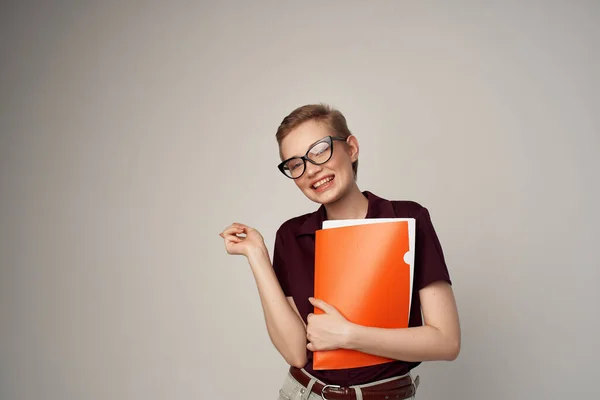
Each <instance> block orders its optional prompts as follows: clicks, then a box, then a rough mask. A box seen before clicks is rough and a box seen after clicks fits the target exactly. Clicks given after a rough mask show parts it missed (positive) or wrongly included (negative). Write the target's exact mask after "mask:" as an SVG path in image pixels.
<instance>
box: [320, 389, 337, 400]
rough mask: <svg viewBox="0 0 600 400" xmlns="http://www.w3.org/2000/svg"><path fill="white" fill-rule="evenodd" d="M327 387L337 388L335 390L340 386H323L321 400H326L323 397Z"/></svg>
mask: <svg viewBox="0 0 600 400" xmlns="http://www.w3.org/2000/svg"><path fill="white" fill-rule="evenodd" d="M328 387H331V388H337V389H339V388H341V386H339V385H325V386H323V389H321V398H322V399H323V400H327V397H325V389H327V388H328Z"/></svg>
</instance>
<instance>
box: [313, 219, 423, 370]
mask: <svg viewBox="0 0 600 400" xmlns="http://www.w3.org/2000/svg"><path fill="white" fill-rule="evenodd" d="M374 222H375V221H368V222H367V221H362V222H359V225H351V226H341V227H334V228H330V229H321V230H317V231H316V236H315V288H314V289H315V296H314V297H315V298H317V299H322V300H324V301H325V302H327V303H329V304H331V305H332V306H334V307H335V308H336V309H337V310H338V311H339V312H340V313H341V314H342V315H343V316H344V317H345V318H346V319H347V320H348V321H350V322H354V323H356V324H359V325H364V326H370V327H379V328H406V327H408V320H409V313H410V303H411V295H412V274H413V269H412V264H413V260H414V251H413V252H412V253H411V252H410V251H409V250H411V247H414V220H412V221H411V219H403V220H400V219H395V220H394V221H393V222H385V223H374ZM411 222H412V224H413V225H411ZM411 244H412V246H411ZM407 261H408V262H407ZM409 263H410V265H409ZM314 312H315V314H322V313H323V311H322V310H320V309H318V308H316V307H315V310H314ZM390 361H393V360H391V359H388V358H385V357H379V356H375V355H371V354H366V353H362V352H359V351H354V350H346V349H337V350H329V351H316V352H314V354H313V368H314V369H316V370H323V369H343V368H356V367H363V366H370V365H377V364H383V363H386V362H390Z"/></svg>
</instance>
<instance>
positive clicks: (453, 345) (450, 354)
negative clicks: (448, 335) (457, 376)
mask: <svg viewBox="0 0 600 400" xmlns="http://www.w3.org/2000/svg"><path fill="white" fill-rule="evenodd" d="M459 354H460V340H453V341H451V342H450V343H449V344H448V347H447V353H446V357H445V360H446V361H454V360H456V359H457V358H458V355H459Z"/></svg>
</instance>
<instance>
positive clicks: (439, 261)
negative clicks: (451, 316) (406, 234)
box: [415, 207, 452, 290]
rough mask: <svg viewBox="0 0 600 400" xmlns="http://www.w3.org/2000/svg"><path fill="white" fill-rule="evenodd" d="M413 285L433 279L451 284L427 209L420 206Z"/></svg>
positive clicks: (417, 215) (423, 283)
mask: <svg viewBox="0 0 600 400" xmlns="http://www.w3.org/2000/svg"><path fill="white" fill-rule="evenodd" d="M415 220H416V238H415V242H416V243H415V247H416V251H415V287H416V288H417V290H420V289H422V288H424V287H425V286H427V285H429V284H430V283H433V282H435V281H440V280H441V281H446V282H448V283H450V284H452V282H451V280H450V274H449V272H448V267H447V266H446V261H445V259H444V253H443V251H442V246H441V244H440V241H439V239H438V236H437V234H436V232H435V229H434V228H433V224H432V223H431V217H430V215H429V211H427V209H426V208H424V207H421V209H420V210H419V211H418V212H417V214H416V217H415Z"/></svg>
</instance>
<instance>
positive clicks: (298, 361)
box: [286, 354, 308, 368]
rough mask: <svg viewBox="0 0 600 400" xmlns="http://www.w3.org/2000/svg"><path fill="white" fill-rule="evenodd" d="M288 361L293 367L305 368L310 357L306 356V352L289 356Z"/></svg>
mask: <svg viewBox="0 0 600 400" xmlns="http://www.w3.org/2000/svg"><path fill="white" fill-rule="evenodd" d="M286 361H287V363H288V364H289V365H290V366H292V367H296V368H304V367H305V366H306V363H307V362H308V359H307V358H306V354H304V355H302V356H294V357H291V358H288V359H287V360H286Z"/></svg>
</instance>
